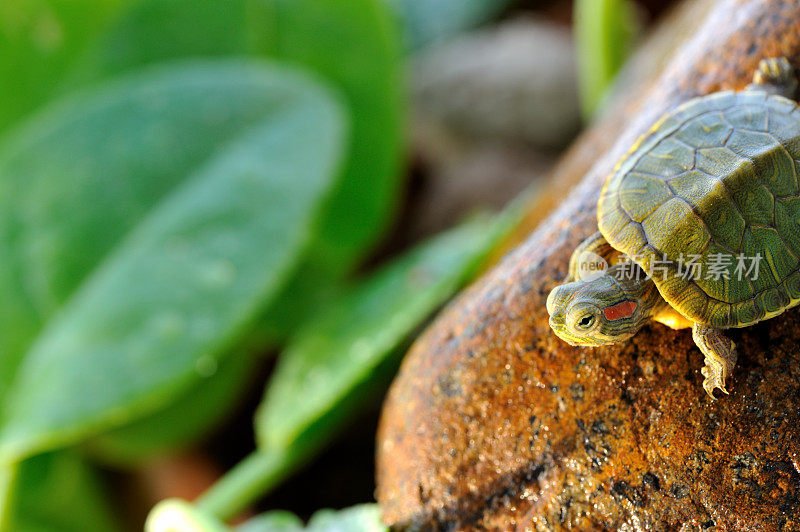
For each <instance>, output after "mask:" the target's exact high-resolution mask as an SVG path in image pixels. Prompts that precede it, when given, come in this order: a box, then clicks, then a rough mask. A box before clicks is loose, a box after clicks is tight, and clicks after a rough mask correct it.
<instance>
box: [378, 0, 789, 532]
mask: <svg viewBox="0 0 800 532" xmlns="http://www.w3.org/2000/svg"><path fill="white" fill-rule="evenodd" d="M691 28H694V29H691ZM676 43H677V44H676ZM777 55H785V56H786V57H788V58H789V59H790V61H792V63H793V64H794V65H795V66H798V65H800V2H797V1H788V0H726V1H712V0H706V1H703V2H698V1H696V0H689V3H687V4H686V5H685V6H684V7H683V8H682V10H681V13H678V14H676V15H674V16H673V17H672V20H671V22H670V24H668V25H667V26H666V27H665V28H664V29H662V30H661V31H660V32H659V33H658V34H657V35H656V36H655V37H654V38H653V41H652V42H651V44H650V45H649V46H648V49H647V51H646V52H644V55H640V56H639V57H638V58H636V59H634V61H633V62H632V63H631V66H630V68H629V69H628V74H627V77H626V78H625V79H626V81H625V82H624V83H622V85H623V86H624V87H625V90H624V91H623V93H621V94H620V95H619V96H618V98H617V99H616V101H617V102H618V103H617V104H616V105H613V106H612V107H611V108H610V109H609V110H608V112H607V113H606V114H605V117H604V118H602V119H600V120H599V121H598V122H597V124H596V125H595V126H593V127H592V128H591V129H590V130H589V131H588V132H587V133H586V134H585V135H584V136H583V137H582V139H581V140H580V141H579V142H578V143H577V144H576V145H575V146H574V147H573V148H572V149H571V150H570V152H569V153H568V154H567V156H566V158H565V159H563V160H562V162H561V163H560V164H559V165H558V167H557V169H556V171H555V174H554V178H553V185H552V187H551V190H550V193H549V194H548V196H546V197H545V198H544V199H542V200H541V201H539V202H538V204H537V205H536V206H534V207H532V215H531V217H530V220H529V224H533V223H534V222H538V218H540V216H541V215H540V214H539V213H540V211H541V208H543V207H545V206H549V205H556V204H558V203H559V202H560V205H559V206H558V207H557V208H556V209H555V210H554V211H553V212H552V213H551V214H550V215H549V217H547V218H546V219H545V220H544V221H542V222H541V223H540V224H539V225H538V229H536V231H534V232H533V233H532V234H530V235H529V236H528V237H527V238H526V240H525V241H524V242H523V243H522V244H521V245H519V246H518V247H517V248H516V249H515V250H514V251H512V252H511V253H509V254H508V255H507V256H506V257H505V258H504V259H503V260H502V261H501V262H500V263H499V264H498V265H497V266H496V267H495V268H494V269H493V270H491V271H490V272H489V273H487V274H486V275H485V276H484V277H483V278H481V279H480V280H479V281H478V282H477V283H475V284H474V285H473V286H472V287H470V288H469V289H468V290H467V291H466V292H465V293H463V294H462V295H461V296H460V297H459V298H458V299H457V300H456V301H455V302H453V303H452V304H451V305H450V306H449V307H448V308H447V309H446V310H445V311H444V312H443V313H442V314H441V315H440V316H439V318H438V319H437V321H436V322H435V323H434V324H433V325H432V326H431V327H430V328H429V329H428V330H427V331H426V333H425V334H424V335H423V336H422V337H421V338H420V339H419V340H418V341H417V343H416V344H415V345H414V347H413V348H412V350H411V352H410V353H409V354H408V356H407V357H406V360H405V362H404V364H403V367H402V369H401V372H400V374H399V375H398V377H397V379H396V381H395V383H394V384H393V386H392V389H391V391H390V393H389V396H388V398H387V400H386V404H385V407H384V412H383V416H382V421H381V426H380V430H379V433H378V445H379V450H378V459H377V467H378V490H377V497H378V501H379V502H380V504H381V505H382V508H383V510H384V514H385V518H386V520H387V522H389V523H390V524H392V525H394V526H395V527H397V528H409V527H410V528H413V529H423V530H485V529H488V530H550V529H570V528H571V529H574V530H596V529H623V530H638V529H643V530H679V529H686V530H698V529H714V530H800V348H798V341H800V311H798V310H794V311H789V312H787V313H784V315H782V316H780V317H778V318H775V319H773V320H770V321H768V322H765V323H763V324H760V325H757V326H755V327H750V328H747V329H739V330H736V331H734V332H733V333H732V336H733V338H734V340H736V341H737V343H738V345H739V348H740V360H739V364H738V367H737V369H736V371H735V374H734V381H733V390H732V392H731V395H730V396H727V397H724V398H722V399H719V400H717V401H715V402H712V401H711V400H710V399H708V397H707V396H706V395H705V392H704V391H703V389H702V387H701V382H702V376H701V375H700V372H699V370H700V368H701V367H702V356H701V354H700V352H699V351H698V350H697V349H696V348H695V347H694V345H693V343H692V339H691V335H690V333H689V332H688V331H672V330H670V329H667V328H665V327H663V326H661V325H658V324H653V325H652V326H650V327H649V328H646V329H645V330H643V331H642V332H640V333H639V334H638V335H637V336H636V337H634V338H633V339H632V340H630V341H628V342H626V343H624V344H622V345H619V346H614V347H603V348H597V349H583V348H573V347H570V346H568V345H566V344H565V343H563V342H561V341H560V340H558V339H557V338H556V337H555V336H554V335H553V334H552V333H551V332H550V330H549V327H548V325H547V312H546V310H545V299H546V296H547V294H548V292H549V291H550V289H551V288H552V287H553V286H554V285H555V284H557V283H559V282H560V281H561V280H562V279H563V277H564V275H565V273H566V265H567V260H568V257H569V255H570V253H571V251H572V249H573V248H574V247H575V245H576V244H577V243H578V242H580V240H581V239H582V238H584V237H585V236H587V235H589V234H591V233H592V232H594V231H595V230H596V221H595V218H594V217H595V212H596V211H595V206H596V205H595V203H596V200H597V197H598V194H599V189H600V186H601V185H602V182H603V181H604V179H605V177H606V176H607V175H608V173H609V172H610V171H611V169H612V167H613V165H614V163H615V162H616V161H617V160H618V159H619V157H620V156H621V155H623V154H624V152H625V151H627V149H628V147H629V146H630V145H631V143H632V142H633V141H634V140H635V139H636V137H637V136H638V135H640V134H641V133H642V132H644V131H645V130H646V129H647V128H648V127H649V126H650V125H651V124H652V123H653V122H654V121H655V119H657V118H658V116H660V115H661V114H662V113H663V112H665V111H666V110H668V109H670V108H672V107H674V106H675V105H677V104H678V103H680V102H682V101H685V100H686V99H688V98H691V97H692V96H695V95H698V94H705V93H709V92H713V91H716V90H720V89H728V88H733V89H741V88H743V87H744V86H745V85H746V84H747V83H748V82H749V79H750V77H751V75H752V72H753V69H754V68H755V66H756V64H757V62H758V60H759V59H761V58H763V57H768V56H777ZM661 65H663V68H661ZM651 73H652V75H650V74H651ZM646 78H649V80H650V81H647V80H646ZM581 178H583V180H582V182H580V184H576V182H577V180H579V179H581ZM562 200H563V201H562Z"/></svg>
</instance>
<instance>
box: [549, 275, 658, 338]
mask: <svg viewBox="0 0 800 532" xmlns="http://www.w3.org/2000/svg"><path fill="white" fill-rule="evenodd" d="M646 282H650V283H652V281H649V280H647V281H638V283H639V284H644V283H646ZM638 286H639V285H635V286H634V288H637V287H638ZM626 288H628V287H627V286H624V283H622V282H620V281H618V280H617V279H615V278H614V277H613V276H612V275H609V274H605V275H600V276H596V277H593V278H591V279H585V280H579V281H575V282H571V283H566V284H563V285H561V286H557V287H555V288H554V289H553V291H552V292H550V295H549V296H548V298H547V312H548V313H549V314H550V328H551V329H553V332H555V333H556V335H557V336H558V337H559V338H561V339H562V340H564V341H565V342H567V343H568V344H570V345H584V346H598V345H608V344H615V343H618V342H621V341H623V340H626V339H628V338H630V337H631V336H633V335H634V334H636V333H637V332H638V331H639V329H640V328H641V327H642V326H643V325H644V324H645V323H646V322H647V321H648V319H649V318H650V312H649V310H648V309H647V305H643V304H642V303H643V301H642V300H641V298H639V297H637V296H638V294H636V291H635V290H634V291H631V290H629V289H626Z"/></svg>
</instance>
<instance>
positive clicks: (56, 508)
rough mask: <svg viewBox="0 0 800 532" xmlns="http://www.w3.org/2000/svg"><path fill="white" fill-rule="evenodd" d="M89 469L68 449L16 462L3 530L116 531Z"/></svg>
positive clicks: (103, 494) (99, 486)
mask: <svg viewBox="0 0 800 532" xmlns="http://www.w3.org/2000/svg"><path fill="white" fill-rule="evenodd" d="M106 492H107V489H106V487H105V486H103V485H102V483H101V482H100V479H99V478H98V476H97V474H96V473H95V471H94V470H93V469H92V468H90V467H89V466H88V465H87V464H86V463H85V462H84V461H83V460H81V459H80V458H79V457H77V456H76V455H74V454H72V453H66V452H60V453H50V454H44V455H40V456H37V457H34V458H31V459H29V460H26V461H24V462H22V463H21V464H19V471H18V472H17V476H16V478H15V479H14V495H13V496H12V497H11V499H10V501H8V502H9V503H10V504H9V506H8V507H6V508H4V510H5V511H7V512H8V514H9V517H8V520H7V521H6V523H5V527H4V528H3V530H9V531H13V532H52V531H56V530H57V531H58V532H84V531H86V530H91V531H92V532H112V531H115V530H120V529H121V527H120V525H119V524H118V523H117V522H116V519H115V518H114V515H113V512H112V509H111V508H110V507H109V506H108V503H107V499H108V497H107V495H106Z"/></svg>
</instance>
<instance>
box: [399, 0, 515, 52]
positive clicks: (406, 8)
mask: <svg viewBox="0 0 800 532" xmlns="http://www.w3.org/2000/svg"><path fill="white" fill-rule="evenodd" d="M385 1H386V2H388V3H389V4H391V5H392V7H393V8H394V10H395V12H396V14H397V15H398V17H399V18H400V20H401V21H402V22H403V29H404V33H405V40H406V46H407V47H408V48H410V49H411V50H418V49H420V48H424V47H425V46H429V45H431V44H435V43H437V42H440V41H444V40H447V39H448V38H451V37H453V36H455V35H457V34H458V33H461V32H462V31H464V30H466V29H469V28H472V27H474V26H477V25H478V24H480V23H481V22H484V21H486V20H488V19H490V18H492V17H494V16H496V15H498V14H499V13H501V12H502V11H503V9H505V8H506V7H508V5H509V4H510V3H511V0H385Z"/></svg>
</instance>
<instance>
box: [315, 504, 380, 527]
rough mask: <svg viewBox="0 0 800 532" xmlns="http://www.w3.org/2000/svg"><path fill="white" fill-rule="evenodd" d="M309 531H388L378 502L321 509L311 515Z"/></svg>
mask: <svg viewBox="0 0 800 532" xmlns="http://www.w3.org/2000/svg"><path fill="white" fill-rule="evenodd" d="M306 530H307V531H309V532H388V530H389V528H388V527H387V526H386V525H384V524H383V522H382V521H381V511H380V509H379V508H378V505H377V504H361V505H359V506H353V507H352V508H347V509H345V510H339V511H334V510H320V511H318V512H317V513H315V514H314V515H313V516H311V520H310V521H309V522H308V527H307V528H306Z"/></svg>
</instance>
